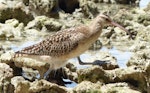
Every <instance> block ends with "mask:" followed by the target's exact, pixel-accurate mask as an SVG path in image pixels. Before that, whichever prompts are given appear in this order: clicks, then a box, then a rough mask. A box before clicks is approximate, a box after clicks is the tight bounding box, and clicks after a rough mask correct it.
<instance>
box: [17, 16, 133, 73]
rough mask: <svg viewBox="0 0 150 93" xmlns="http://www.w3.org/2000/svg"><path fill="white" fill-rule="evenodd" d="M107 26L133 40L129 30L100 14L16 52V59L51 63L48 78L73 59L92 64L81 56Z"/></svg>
mask: <svg viewBox="0 0 150 93" xmlns="http://www.w3.org/2000/svg"><path fill="white" fill-rule="evenodd" d="M107 25H113V26H117V27H119V28H120V29H122V30H124V31H125V32H127V33H128V35H129V36H130V37H131V38H132V35H131V33H130V32H129V31H128V30H126V29H125V28H124V27H122V26H121V25H119V24H118V23H116V22H114V21H113V20H112V19H111V18H110V17H109V16H108V15H105V14H99V15H97V16H96V17H95V18H94V19H93V20H92V21H91V22H90V23H89V24H88V25H85V24H83V25H80V26H77V27H71V28H67V29H63V30H60V31H57V32H56V33H55V34H52V35H50V36H48V37H47V38H46V39H44V40H42V41H41V42H39V43H37V44H34V45H31V46H28V47H25V48H24V49H22V50H19V51H16V52H15V55H14V58H18V57H26V58H32V59H35V60H38V61H41V62H46V63H49V64H50V67H49V70H48V71H47V72H46V76H47V75H48V74H49V73H50V71H51V70H57V69H59V68H61V67H63V66H65V65H66V63H67V60H69V59H71V58H75V57H77V58H78V61H79V63H80V64H82V65H86V64H90V63H84V62H82V61H81V59H80V55H81V54H82V53H84V52H85V51H86V50H88V49H89V47H90V46H91V44H93V43H94V42H95V41H96V40H97V39H98V38H99V36H100V34H101V33H102V29H103V27H104V26H107ZM100 64H103V61H100Z"/></svg>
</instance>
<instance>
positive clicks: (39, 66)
mask: <svg viewBox="0 0 150 93" xmlns="http://www.w3.org/2000/svg"><path fill="white" fill-rule="evenodd" d="M13 55H14V52H13V51H11V52H7V53H5V54H3V55H1V57H0V60H1V62H3V63H7V64H9V65H12V66H11V67H17V68H22V67H27V68H32V69H36V70H38V71H39V73H40V77H41V78H43V76H44V73H45V72H46V71H47V70H48V69H49V64H48V63H43V62H39V61H36V60H34V59H30V58H24V57H19V58H13ZM14 69H16V68H14ZM15 71H16V70H15ZM14 73H17V72H14Z"/></svg>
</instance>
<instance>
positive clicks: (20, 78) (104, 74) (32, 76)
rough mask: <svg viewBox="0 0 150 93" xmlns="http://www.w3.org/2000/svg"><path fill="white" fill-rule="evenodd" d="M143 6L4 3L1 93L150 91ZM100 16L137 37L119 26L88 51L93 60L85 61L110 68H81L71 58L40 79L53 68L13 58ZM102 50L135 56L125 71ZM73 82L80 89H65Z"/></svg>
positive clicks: (87, 1) (90, 0) (149, 40)
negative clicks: (51, 37) (46, 77)
mask: <svg viewBox="0 0 150 93" xmlns="http://www.w3.org/2000/svg"><path fill="white" fill-rule="evenodd" d="M139 2H140V1H139V0H1V1H0V93H150V37H149V34H150V12H149V11H150V3H149V5H148V6H147V7H146V8H144V9H140V8H139V7H138V6H137V5H138V4H139ZM128 4H130V6H128ZM99 13H107V14H108V15H110V17H111V18H112V19H113V20H114V21H115V22H117V23H119V24H122V25H123V26H124V27H125V28H126V29H127V30H129V31H130V32H131V33H132V35H133V37H134V38H133V39H130V38H129V35H127V34H126V33H125V32H123V31H121V30H120V29H119V28H118V27H110V26H109V27H105V28H104V29H103V32H102V34H101V36H100V37H99V39H98V40H97V41H96V42H95V44H93V45H91V47H90V48H89V50H88V52H86V53H85V54H91V55H95V57H94V58H89V57H88V58H85V59H86V60H87V61H91V60H109V61H110V64H107V65H102V66H95V65H93V66H88V67H83V68H78V64H74V63H73V62H71V61H72V60H69V61H68V64H67V65H66V66H65V67H63V68H61V69H58V70H57V71H51V73H50V75H49V77H48V79H47V80H44V79H41V78H40V77H43V76H44V73H45V72H46V71H47V70H48V68H49V64H47V63H43V62H39V61H36V60H33V59H29V58H20V59H19V58H18V59H13V58H12V56H13V55H14V51H16V50H19V49H20V48H22V47H25V46H27V45H28V44H29V43H32V42H34V43H35V42H38V41H40V40H42V39H44V38H46V36H48V35H50V34H53V33H55V32H56V31H59V30H61V29H65V28H69V27H75V26H79V25H81V24H88V23H89V21H90V20H92V19H93V18H94V17H95V16H96V15H97V14H99ZM29 41H30V42H29ZM103 47H107V48H108V49H112V48H114V47H115V48H116V49H118V50H120V51H122V52H124V51H129V52H131V53H132V55H131V57H130V59H129V60H128V61H127V64H126V65H127V67H125V68H121V67H120V66H119V65H118V60H117V58H116V56H114V55H112V54H111V53H110V52H109V51H108V50H107V51H99V50H102V49H103ZM95 52H96V54H95ZM122 58H123V57H122ZM76 61H77V60H76ZM94 62H95V61H94ZM66 80H70V81H66ZM72 82H74V83H75V85H76V86H74V87H72V88H69V87H67V86H66V85H69V84H70V86H71V83H72Z"/></svg>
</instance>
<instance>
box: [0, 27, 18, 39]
mask: <svg viewBox="0 0 150 93" xmlns="http://www.w3.org/2000/svg"><path fill="white" fill-rule="evenodd" d="M0 30H1V31H0V39H11V38H14V39H17V38H19V37H20V36H21V31H20V30H21V28H20V27H14V26H12V25H10V24H0Z"/></svg>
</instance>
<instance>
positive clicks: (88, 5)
mask: <svg viewBox="0 0 150 93" xmlns="http://www.w3.org/2000/svg"><path fill="white" fill-rule="evenodd" d="M79 6H80V8H81V9H82V12H83V13H84V15H85V16H89V17H93V15H95V14H98V12H99V11H98V7H97V6H96V3H94V2H92V1H87V0H79Z"/></svg>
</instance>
